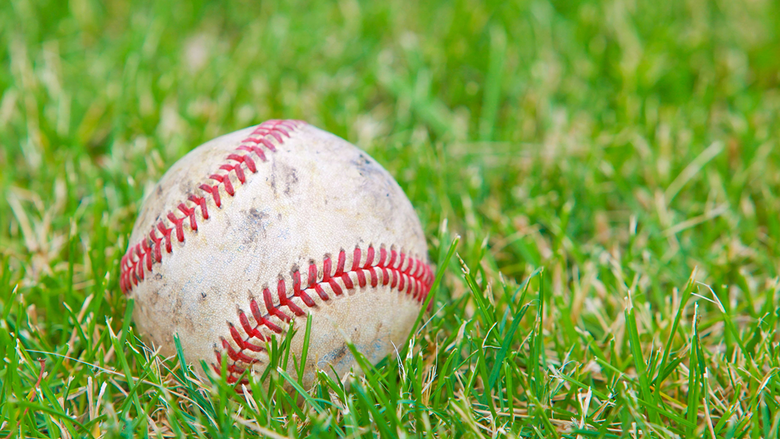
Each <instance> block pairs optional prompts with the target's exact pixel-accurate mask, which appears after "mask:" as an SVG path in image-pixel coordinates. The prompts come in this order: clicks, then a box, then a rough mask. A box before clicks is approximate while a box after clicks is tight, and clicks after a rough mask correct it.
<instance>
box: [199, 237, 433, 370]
mask: <svg viewBox="0 0 780 439" xmlns="http://www.w3.org/2000/svg"><path fill="white" fill-rule="evenodd" d="M363 253H364V252H363V250H362V249H361V248H360V247H355V249H354V251H353V258H352V267H351V268H350V269H349V270H345V266H346V260H347V253H346V251H345V250H341V251H339V254H338V259H337V261H336V267H335V272H333V261H332V259H331V257H330V256H326V257H325V258H324V260H323V262H322V270H319V269H318V267H317V265H316V264H315V263H314V262H313V261H312V262H310V263H309V267H308V272H307V273H305V274H304V275H305V276H306V278H307V279H306V284H305V285H307V286H306V287H305V288H304V287H303V285H304V284H303V279H302V276H304V275H302V274H301V271H300V270H298V269H294V270H293V271H292V276H291V277H292V294H288V291H290V288H289V286H288V285H287V281H285V279H284V278H281V277H280V279H279V281H278V282H277V285H276V293H277V296H278V299H279V300H278V305H274V300H273V295H272V293H271V289H270V288H265V289H264V290H263V292H262V295H261V298H260V300H261V303H258V299H257V298H251V299H250V300H249V312H248V313H247V312H246V311H244V310H242V309H239V310H238V320H239V325H234V324H232V323H230V322H228V326H229V332H230V339H228V338H225V337H223V338H222V339H221V347H222V351H223V352H225V353H226V354H227V356H228V358H229V362H228V364H227V377H226V379H227V382H228V383H229V384H236V383H238V384H248V380H247V379H242V380H240V381H239V378H240V377H241V375H242V374H243V373H244V372H245V370H246V368H247V367H251V366H252V365H253V364H256V363H260V359H258V358H255V357H253V356H250V355H253V354H252V353H254V355H257V354H258V353H261V352H266V348H265V346H264V345H265V342H267V341H268V340H269V339H270V338H271V337H275V336H279V335H281V334H283V333H284V332H285V330H284V328H283V325H284V324H287V323H289V322H290V321H292V320H293V319H294V318H295V317H303V316H305V315H306V311H304V309H302V307H301V306H299V304H297V303H296V302H300V303H301V304H302V305H304V306H305V307H306V308H308V309H312V308H315V307H316V306H317V303H316V302H315V300H314V299H312V296H314V297H319V299H320V300H322V301H328V300H330V299H331V296H330V295H328V293H327V290H330V291H331V293H332V294H333V295H335V296H341V295H342V294H344V293H345V292H346V291H349V290H353V289H356V288H365V287H367V286H368V285H370V286H371V287H372V288H376V287H377V286H378V285H380V284H381V285H383V286H386V285H390V288H391V290H398V292H401V293H405V294H406V295H407V296H410V297H411V298H413V299H415V300H417V301H418V302H420V303H423V302H424V301H425V300H426V298H427V296H428V293H429V291H430V288H431V284H432V283H433V272H432V270H431V268H430V266H429V265H428V264H427V263H425V262H424V261H423V260H421V259H418V258H415V257H412V256H408V255H406V254H405V253H403V252H399V251H397V250H395V249H392V248H391V250H390V251H388V250H387V249H385V248H384V247H381V248H380V249H379V251H378V252H377V251H376V250H375V249H374V247H373V246H369V247H368V249H367V250H366V251H365V254H366V256H365V259H363ZM377 253H378V255H377ZM377 256H378V257H377ZM361 261H362V264H361ZM315 294H316V296H315ZM295 298H297V300H294V299H295ZM282 307H286V308H287V312H285V311H284V310H282V309H281V308H282ZM263 308H265V310H263ZM272 317H275V319H272ZM250 318H251V319H252V320H254V324H252V322H251V321H250ZM273 320H277V321H280V323H282V325H279V324H276V323H274V321H273ZM231 342H232V343H231ZM214 354H215V358H216V362H215V363H212V368H213V369H214V371H215V372H216V373H217V374H221V364H222V352H220V350H219V349H215V350H214Z"/></svg>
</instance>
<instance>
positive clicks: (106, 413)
mask: <svg viewBox="0 0 780 439" xmlns="http://www.w3.org/2000/svg"><path fill="white" fill-rule="evenodd" d="M1 3H2V4H0V60H1V61H2V68H0V326H1V328H0V437H64V438H68V437H120V436H122V437H142V436H145V435H148V436H151V437H183V436H198V437H260V436H267V437H275V438H278V437H306V436H309V435H312V436H318V437H334V436H349V437H357V436H375V435H381V436H385V437H393V436H403V437H421V436H429V435H431V436H439V437H568V438H575V437H580V438H587V437H729V438H731V437H733V438H742V437H745V438H758V437H767V438H768V437H775V438H777V437H780V334H778V329H780V324H779V323H778V321H779V320H780V305H779V304H780V259H779V257H780V241H779V239H780V2H777V1H773V0H749V1H726V0H716V1H704V0H686V1H678V2H675V1H652V0H607V1H605V2H597V1H574V2H567V1H560V0H553V1H545V0H530V1H511V2H480V1H476V0H445V1H430V2H358V1H355V0H341V1H339V2H302V1H287V2H278V4H274V3H276V2H251V1H234V2H205V1H179V2H177V1H174V0H170V1H169V0H166V1H156V2H155V1H138V2H126V1H119V0H106V1H103V2H100V1H96V0H71V1H69V2H64V1H56V0H6V1H3V2H1ZM223 3H224V4H223ZM273 118H294V119H302V120H305V121H308V122H309V123H311V124H313V125H316V126H318V127H321V128H323V129H325V130H327V131H330V132H333V133H335V134H337V135H339V136H341V137H343V138H345V139H347V140H349V141H350V142H352V143H354V144H356V145H358V146H360V147H361V148H363V149H365V150H366V151H368V152H369V153H370V154H371V155H372V156H373V157H374V158H375V159H377V161H379V162H380V163H381V164H382V165H383V166H384V167H385V168H386V169H388V171H390V172H391V173H392V174H393V175H394V176H395V178H396V179H397V180H398V182H399V184H400V185H401V186H402V187H403V189H404V190H405V192H406V194H407V195H408V196H409V198H410V200H411V201H412V203H413V204H414V206H415V208H416V210H417V212H418V215H419V217H420V219H421V221H422V224H423V228H424V230H425V233H426V236H427V239H428V245H429V256H430V259H431V260H432V262H433V264H434V266H435V269H436V273H437V276H438V279H439V281H438V283H437V284H436V285H435V288H434V291H435V300H434V302H433V304H432V311H431V312H430V313H428V314H425V316H424V319H423V320H422V322H421V324H420V325H419V326H418V329H417V330H416V331H415V332H414V335H413V336H412V337H411V338H410V340H409V342H408V344H407V345H406V346H402V347H400V348H401V353H400V354H401V355H400V356H398V357H396V358H388V359H387V360H385V361H383V362H381V363H379V364H378V365H377V367H376V368H368V367H366V368H367V369H368V370H367V373H366V375H365V376H363V377H353V378H351V379H348V380H346V382H340V381H338V380H333V379H330V378H329V377H328V376H327V375H325V374H322V375H321V379H320V380H319V382H318V383H317V384H316V386H315V387H314V388H312V389H300V388H298V389H295V388H293V390H292V391H285V390H283V386H284V385H285V384H287V385H288V388H289V382H290V377H288V376H285V374H284V373H280V372H279V371H278V370H270V371H269V374H268V376H267V380H266V382H265V383H264V385H258V384H256V383H255V384H252V389H251V390H252V392H251V394H246V395H238V394H236V392H235V391H234V390H233V388H232V387H231V386H229V385H228V384H227V383H226V382H225V380H224V378H223V379H222V380H219V379H215V380H214V382H208V381H203V382H201V381H198V380H197V379H196V377H195V376H194V375H193V374H192V373H191V372H190V371H189V370H188V368H187V367H186V364H185V365H183V364H182V361H181V359H180V358H176V357H173V358H169V359H165V358H160V357H159V356H157V355H155V354H154V352H153V351H151V350H150V347H149V346H145V345H144V344H143V341H142V340H141V339H139V338H138V334H137V332H136V330H135V328H134V324H133V323H132V322H131V319H130V313H129V309H130V308H129V306H128V305H129V304H128V301H127V300H126V299H125V297H124V295H123V294H122V293H121V291H120V287H119V274H120V258H121V257H122V255H123V254H124V252H125V250H126V248H127V245H128V238H129V233H130V230H131V229H132V226H133V222H134V220H135V217H136V215H137V213H138V210H139V208H140V203H141V201H142V199H143V197H144V194H146V193H148V191H149V190H150V189H151V188H152V187H153V185H154V184H155V183H156V181H157V180H158V179H159V178H160V177H161V176H162V174H163V173H164V172H165V170H166V169H167V168H168V167H169V166H170V165H171V164H173V163H174V162H175V161H176V160H177V159H178V158H180V157H181V156H183V155H184V154H185V153H186V152H187V151H189V150H190V149H192V148H194V147H195V146H197V145H199V144H201V143H203V142H205V141H207V140H209V139H211V138H214V137H216V136H218V135H221V134H225V133H229V132H232V131H235V130H238V129H240V128H244V127H247V126H250V125H255V124H258V123H260V122H262V121H264V120H267V119H273Z"/></svg>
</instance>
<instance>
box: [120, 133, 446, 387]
mask: <svg viewBox="0 0 780 439" xmlns="http://www.w3.org/2000/svg"><path fill="white" fill-rule="evenodd" d="M432 280H433V275H432V271H431V268H430V266H429V265H428V259H427V247H426V242H425V237H424V235H423V231H422V228H421V226H420V222H419V220H418V218H417V215H416V214H415V212H414V209H413V208H412V205H411V203H410V202H409V200H408V199H407V198H406V196H405V195H404V193H403V191H402V190H401V188H400V187H399V186H398V184H397V183H396V182H395V180H394V179H393V178H392V177H391V176H390V174H389V173H388V172H387V171H385V170H384V169H383V168H382V167H381V166H380V165H379V164H378V163H377V162H376V161H374V160H373V159H372V158H371V157H369V156H368V154H366V153H365V152H364V151H362V150H360V149H358V148H357V147H355V146H353V145H351V144H350V143H348V142H346V141H345V140H343V139H341V138H339V137H337V136H335V135H333V134H330V133H327V132H325V131H322V130H320V129H317V128H315V127H313V126H311V125H309V124H307V123H305V122H301V121H294V120H276V121H267V122H264V123H262V124H260V125H257V126H254V127H249V128H246V129H243V130H240V131H236V132H234V133H231V134H227V135H224V136H222V137H219V138H216V139H214V140H211V141H209V142H208V143H205V144H203V145H201V146H199V147H197V148H195V149H194V150H192V151H191V152H190V153H188V154H187V155H186V156H184V157H183V158H182V159H181V160H179V161H178V162H176V163H175V164H174V165H173V166H172V167H171V168H170V169H169V170H168V172H166V173H165V175H164V176H163V177H162V179H161V180H160V182H159V183H158V184H157V185H156V186H155V188H154V189H153V190H152V191H151V193H149V194H148V196H147V197H146V199H145V201H144V203H143V206H142V208H141V210H140V212H139V215H138V218H137V220H136V222H135V226H134V227H133V231H132V234H131V235H130V241H129V246H128V249H127V252H126V254H125V255H124V257H123V258H122V261H121V279H120V287H121V289H122V291H123V292H124V293H125V294H126V295H127V297H129V298H132V299H133V300H134V302H135V306H134V309H133V319H134V321H135V323H136V326H137V328H138V330H139V332H140V333H141V335H142V336H143V337H144V339H145V340H146V341H147V342H148V343H150V344H153V345H154V346H155V347H159V348H160V351H161V353H162V354H163V355H166V356H168V355H173V354H174V353H175V346H174V335H176V334H178V337H179V339H180V341H181V345H182V348H183V351H184V355H185V358H186V360H187V362H188V363H190V364H194V365H195V370H196V372H197V373H198V374H199V375H201V377H203V376H204V375H205V374H207V373H217V374H220V373H221V371H222V363H223V362H224V363H225V364H226V367H227V381H228V382H229V383H231V384H236V386H237V390H238V391H241V386H240V384H247V383H248V379H252V378H253V377H254V378H258V377H259V375H260V374H262V373H263V371H264V370H265V367H266V365H267V364H268V359H269V355H268V351H267V349H268V346H269V343H270V342H271V341H272V340H273V339H276V341H277V342H278V343H279V344H281V342H282V340H283V339H284V338H285V337H286V335H287V334H288V332H289V331H290V330H291V328H292V329H294V330H295V335H294V336H293V338H292V341H291V345H290V346H291V347H290V350H291V354H292V355H295V356H296V357H297V358H298V361H299V362H300V361H301V354H302V351H303V341H304V332H305V329H306V321H307V316H308V315H311V321H312V323H311V331H310V339H309V349H308V355H307V358H306V359H305V362H306V363H305V369H304V376H303V383H304V386H307V387H308V386H311V384H312V383H313V381H314V379H315V371H316V369H317V368H321V369H324V370H326V371H330V370H331V366H332V368H333V370H334V371H335V373H336V374H338V375H339V376H343V375H344V374H345V373H347V372H348V371H349V370H350V368H353V367H354V369H355V370H356V371H357V372H359V370H358V368H357V366H356V363H355V361H354V358H353V356H352V354H351V352H350V351H349V349H348V348H347V346H346V341H347V340H349V341H351V342H352V343H353V344H354V345H355V347H356V348H357V349H358V350H359V351H360V352H362V353H363V354H365V355H366V357H367V358H368V359H369V360H370V361H371V362H372V363H374V364H376V363H377V362H378V361H379V360H381V359H382V358H384V357H386V356H387V355H388V354H391V353H394V352H395V350H396V348H398V349H400V347H401V346H402V345H403V343H404V342H405V341H406V338H407V337H408V336H409V332H410V330H411V328H412V326H413V324H414V321H415V320H416V318H417V315H418V313H419V311H420V307H421V306H422V304H423V302H424V301H425V299H426V297H427V295H428V292H429V290H430V287H431V283H432ZM202 362H205V364H206V365H208V366H209V367H207V368H206V370H203V369H202V368H201V363H202ZM293 369H294V367H293V361H292V358H291V359H290V361H289V364H288V372H289V373H290V374H291V375H292V376H293V377H296V378H297V373H296V372H295V370H293Z"/></svg>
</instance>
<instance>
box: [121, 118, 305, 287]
mask: <svg viewBox="0 0 780 439" xmlns="http://www.w3.org/2000/svg"><path fill="white" fill-rule="evenodd" d="M304 124H305V122H303V121H299V120H268V121H265V122H263V123H261V124H260V125H258V126H257V127H256V128H255V129H254V130H252V133H251V134H249V136H248V137H246V138H245V139H243V140H241V142H239V146H238V147H237V148H236V150H235V151H234V152H232V153H230V154H228V156H227V158H226V159H225V162H223V163H221V164H220V165H219V166H218V167H217V170H216V171H215V172H214V173H212V174H211V175H210V176H209V177H208V178H207V180H209V181H203V182H201V184H198V185H196V186H197V189H196V191H197V193H193V194H190V195H189V196H188V197H187V199H186V200H184V201H181V202H180V203H179V204H178V206H176V209H174V210H172V211H170V212H168V213H167V214H164V215H161V219H160V221H159V222H158V223H157V224H155V225H153V226H152V230H151V231H150V232H149V234H148V235H147V236H146V237H144V238H143V239H142V240H141V242H138V243H136V244H135V245H132V246H130V247H129V248H128V250H127V252H126V253H125V255H124V256H123V257H122V261H121V264H120V265H121V275H120V278H119V287H120V289H121V290H122V292H123V293H125V294H129V293H130V291H131V290H132V289H133V287H135V286H137V285H138V283H139V282H142V281H143V280H144V277H145V272H147V271H149V272H150V271H152V267H153V265H154V264H155V263H160V262H162V257H163V250H162V248H163V246H164V247H165V252H166V253H172V252H173V239H174V237H173V235H174V233H175V235H176V237H175V239H177V240H178V242H179V243H184V241H185V233H184V226H185V221H188V222H189V229H190V230H191V231H192V232H195V233H197V231H198V221H199V220H200V221H204V220H208V219H209V216H210V215H209V209H208V207H209V206H208V204H209V201H208V199H209V196H210V197H211V200H212V202H213V205H214V206H216V207H217V208H221V207H222V195H221V194H220V192H221V191H224V193H225V194H227V195H228V196H230V197H233V196H234V195H235V191H236V187H235V186H234V185H235V184H236V183H238V184H241V185H243V184H244V183H246V178H247V171H249V172H250V173H252V174H254V173H256V172H257V163H256V160H260V161H262V162H265V161H267V160H268V158H267V157H266V154H267V153H268V152H275V151H276V147H277V146H280V145H282V144H283V143H284V140H285V137H288V138H289V137H290V134H291V133H292V132H294V131H296V130H297V129H298V128H301V127H302V126H303V125H304ZM263 148H265V150H263ZM231 173H232V174H234V175H235V180H236V181H233V180H231ZM177 210H178V212H177ZM198 217H200V218H198ZM158 232H159V233H160V235H159V236H158Z"/></svg>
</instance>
